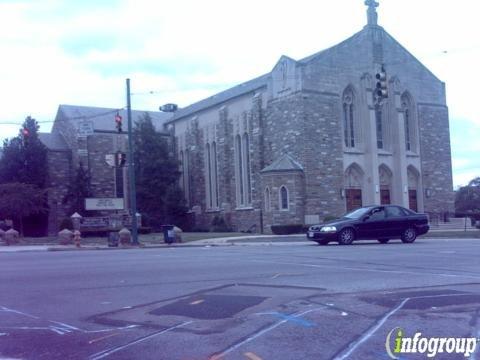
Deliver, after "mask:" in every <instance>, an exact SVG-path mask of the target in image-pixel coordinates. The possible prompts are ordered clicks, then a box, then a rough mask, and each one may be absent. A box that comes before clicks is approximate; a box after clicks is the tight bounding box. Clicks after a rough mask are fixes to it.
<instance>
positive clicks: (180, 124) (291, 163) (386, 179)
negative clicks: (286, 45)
mask: <svg viewBox="0 0 480 360" xmlns="http://www.w3.org/2000/svg"><path fill="white" fill-rule="evenodd" d="M365 4H366V5H367V6H368V10H367V18H368V22H367V25H366V26H365V27H364V28H363V29H362V30H361V31H359V32H358V33H356V34H354V35H353V36H352V37H350V38H348V39H346V40H345V41H343V42H341V43H340V44H338V45H336V46H333V47H332V48H329V49H326V50H323V51H320V52H318V53H316V54H313V55H311V56H309V57H306V58H304V59H301V60H294V59H292V58H289V57H288V56H282V57H281V58H280V59H279V61H278V62H277V64H276V65H275V66H274V67H273V69H272V71H271V72H269V73H267V74H265V75H263V76H260V77H258V78H256V79H253V80H250V81H247V82H245V83H243V84H240V85H238V86H235V87H233V88H231V89H228V90H226V91H223V92H221V93H219V94H216V95H214V96H212V97H209V98H207V99H204V100H202V101H199V102H197V103H194V104H192V105H190V106H187V107H185V108H183V109H179V110H178V111H176V112H175V113H173V114H172V113H161V112H150V113H149V114H150V116H151V118H152V120H153V122H154V124H155V126H156V127H157V129H158V130H160V131H162V132H164V134H165V135H166V136H169V137H170V139H171V140H172V144H173V147H174V148H173V147H172V151H174V152H176V154H177V156H178V159H179V160H180V163H181V173H182V176H181V179H180V185H181V186H182V188H183V191H184V194H185V198H186V200H187V204H188V207H189V209H190V214H191V216H192V217H193V218H194V220H195V227H197V228H204V229H205V228H206V229H208V228H210V227H211V225H212V222H213V221H214V219H215V221H217V220H218V218H222V219H224V220H225V222H226V223H227V224H228V225H229V226H230V227H231V228H232V229H234V230H237V231H246V230H250V231H253V232H265V233H268V232H270V231H271V225H277V224H304V225H308V224H314V223H318V222H321V221H323V220H324V219H325V218H326V217H328V216H339V215H341V214H343V213H345V212H346V211H349V210H352V209H354V208H357V207H360V206H365V205H371V204H398V205H402V206H404V207H407V208H410V209H413V210H415V211H420V212H426V213H429V214H432V215H433V214H439V213H444V212H451V211H453V199H454V196H453V186H452V166H451V152H450V134H449V118H448V108H447V105H446V97H445V84H444V83H443V82H442V81H441V80H439V79H438V78H437V77H436V76H435V75H434V74H432V72H430V71H429V70H428V69H427V68H426V67H425V66H424V65H422V64H421V63H420V62H419V61H418V60H417V59H416V58H415V57H414V56H413V55H412V54H410V53H409V52H408V51H407V50H406V49H405V48H404V47H403V46H402V45H400V44H399V43H398V42H397V41H396V40H395V39H394V38H393V37H392V36H391V35H389V34H388V33H387V32H386V31H385V30H384V29H383V28H382V27H381V26H379V25H378V24H377V12H376V7H377V6H378V3H376V2H375V1H373V0H367V1H366V2H365ZM377 75H378V77H379V78H380V79H377ZM384 78H385V79H384ZM378 86H380V88H378ZM116 111H117V110H115V109H103V108H92V107H83V106H68V105H61V106H60V107H59V110H58V114H57V117H56V119H55V123H54V126H53V129H52V132H51V133H50V134H41V140H42V142H43V143H44V144H45V145H46V146H47V148H48V150H49V151H48V164H47V166H48V168H49V187H50V188H51V190H50V194H49V208H50V213H49V220H48V221H49V225H48V228H49V232H50V233H55V231H57V230H58V224H59V222H60V221H61V219H62V218H64V217H68V216H70V215H71V214H68V209H67V207H66V205H65V204H64V202H63V201H62V199H63V198H64V197H65V195H66V193H67V191H68V183H69V179H71V178H72V174H74V172H75V169H76V168H77V167H78V164H79V163H82V164H83V165H84V166H86V168H87V170H88V172H89V174H90V176H91V184H90V185H91V190H92V196H93V197H96V198H105V197H106V198H124V199H125V204H126V205H127V208H128V184H127V180H126V174H125V168H123V169H116V168H113V167H109V166H107V164H106V163H105V155H106V154H111V153H115V152H117V151H125V150H126V138H125V135H119V134H116V133H115V124H114V116H115V114H116ZM122 111H123V110H120V114H121V115H122V116H123V118H124V119H126V114H125V113H124V112H123V113H122ZM142 114H144V112H140V111H138V112H133V119H134V120H136V119H137V118H138V116H141V115H142ZM82 129H83V130H82ZM85 129H86V130H87V131H86V132H85ZM138 210H139V212H141V211H142V209H138Z"/></svg>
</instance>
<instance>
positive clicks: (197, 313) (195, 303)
mask: <svg viewBox="0 0 480 360" xmlns="http://www.w3.org/2000/svg"><path fill="white" fill-rule="evenodd" d="M265 299H267V298H265V297H260V296H238V295H234V296H233V295H203V296H198V297H190V298H188V299H184V300H180V301H177V302H174V303H172V304H168V305H165V306H162V307H161V308H158V309H155V310H152V311H150V314H153V315H179V316H186V317H189V318H195V319H211V320H216V319H224V318H228V317H232V316H233V315H235V314H237V313H239V312H240V311H243V310H245V309H247V308H249V307H252V306H255V305H258V304H260V303H261V302H262V301H264V300H265Z"/></svg>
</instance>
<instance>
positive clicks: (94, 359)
mask: <svg viewBox="0 0 480 360" xmlns="http://www.w3.org/2000/svg"><path fill="white" fill-rule="evenodd" d="M192 322H193V321H186V322H183V323H181V324H178V325H175V326H172V327H169V328H167V329H164V330H161V331H157V332H155V333H153V334H150V335H147V336H145V337H142V338H140V339H137V340H135V341H132V342H130V343H128V344H125V345H122V346H118V347H115V348H111V349H107V350H104V351H100V352H98V353H96V354H93V355H91V356H90V357H89V359H91V360H99V359H103V358H104V357H107V356H109V355H111V354H113V353H116V352H117V351H120V350H123V349H126V348H127V347H130V346H132V345H135V344H138V343H141V342H142V341H145V340H148V339H150V338H152V337H154V336H157V335H162V334H165V333H167V332H169V331H172V330H175V329H178V328H180V327H182V326H185V325H188V324H191V323H192Z"/></svg>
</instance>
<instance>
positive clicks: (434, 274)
mask: <svg viewBox="0 0 480 360" xmlns="http://www.w3.org/2000/svg"><path fill="white" fill-rule="evenodd" d="M252 261H254V262H261V263H271V264H279V265H297V266H306V267H313V268H331V269H342V270H355V271H370V272H383V273H392V274H402V275H415V276H419V275H423V276H427V275H428V276H443V277H454V278H468V279H475V280H480V275H478V276H472V275H458V274H443V273H427V272H418V271H400V270H386V269H385V270H382V269H369V268H361V267H358V268H356V267H348V266H332V265H317V264H303V263H293V262H279V261H267V260H252Z"/></svg>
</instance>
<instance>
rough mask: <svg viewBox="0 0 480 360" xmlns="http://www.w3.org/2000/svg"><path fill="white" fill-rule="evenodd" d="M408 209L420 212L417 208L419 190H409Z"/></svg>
mask: <svg viewBox="0 0 480 360" xmlns="http://www.w3.org/2000/svg"><path fill="white" fill-rule="evenodd" d="M408 207H409V208H410V210H413V211H415V212H417V211H418V206H417V190H408Z"/></svg>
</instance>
